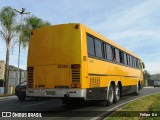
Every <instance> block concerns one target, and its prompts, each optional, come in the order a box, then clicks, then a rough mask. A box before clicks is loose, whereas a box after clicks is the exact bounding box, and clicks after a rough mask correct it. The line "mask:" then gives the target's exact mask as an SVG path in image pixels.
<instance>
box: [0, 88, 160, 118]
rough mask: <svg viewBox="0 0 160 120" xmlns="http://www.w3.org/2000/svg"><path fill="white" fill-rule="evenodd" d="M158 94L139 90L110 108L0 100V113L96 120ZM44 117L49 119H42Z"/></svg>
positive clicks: (10, 99) (53, 102) (29, 100)
mask: <svg viewBox="0 0 160 120" xmlns="http://www.w3.org/2000/svg"><path fill="white" fill-rule="evenodd" d="M158 92H159V93H160V88H144V89H142V90H141V92H140V95H138V96H134V95H132V94H130V95H127V96H123V97H121V100H120V102H119V103H116V104H113V105H111V106H103V105H101V104H100V103H99V104H98V103H97V104H91V103H90V102H87V103H84V104H73V105H71V106H70V107H66V106H65V105H63V104H62V103H61V100H59V99H43V100H38V101H36V100H34V99H29V98H28V99H26V100H25V101H23V102H20V101H18V99H17V97H11V98H6V99H1V98H0V112H4V111H9V112H10V111H12V112H13V111H18V112H19V113H21V112H40V113H42V118H41V119H47V120H50V119H53V117H54V119H56V120H60V119H61V120H66V119H68V120H75V119H79V120H89V119H92V120H96V119H101V117H100V116H107V114H108V113H110V111H114V110H116V109H118V108H120V107H121V106H123V105H124V104H126V103H128V102H130V101H132V100H135V99H138V98H140V97H143V96H146V95H151V94H155V93H158ZM44 112H45V113H44ZM43 113H44V114H43ZM44 115H45V116H46V115H47V116H50V117H43V116H44ZM97 116H98V117H97ZM51 117H52V118H51ZM0 119H2V118H0ZM15 119H17V118H15ZM30 119H32V118H30ZM38 119H40V118H38ZM27 120H29V118H27Z"/></svg>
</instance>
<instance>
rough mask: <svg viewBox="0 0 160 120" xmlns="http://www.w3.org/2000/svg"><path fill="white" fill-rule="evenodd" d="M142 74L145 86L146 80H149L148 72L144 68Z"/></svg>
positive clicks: (146, 84)
mask: <svg viewBox="0 0 160 120" xmlns="http://www.w3.org/2000/svg"><path fill="white" fill-rule="evenodd" d="M143 76H144V81H145V86H148V81H149V80H150V74H149V73H148V71H147V70H144V72H143Z"/></svg>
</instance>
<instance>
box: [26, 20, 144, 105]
mask: <svg viewBox="0 0 160 120" xmlns="http://www.w3.org/2000/svg"><path fill="white" fill-rule="evenodd" d="M27 74H28V76H27V90H26V95H27V96H29V97H54V98H61V99H63V102H64V103H65V104H67V103H69V102H70V101H72V100H85V101H88V100H93V101H103V102H104V103H105V105H110V104H112V103H113V102H118V101H119V100H120V97H121V96H122V95H126V94H129V93H135V94H139V92H140V89H141V88H142V86H143V83H144V82H143V64H142V61H141V59H140V58H139V57H138V56H137V55H135V54H133V53H131V52H130V51H128V50H126V49H125V48H123V47H121V46H120V45H118V44H116V43H114V42H113V41H111V40H109V39H107V38H105V37H103V36H102V35H100V34H98V33H96V32H95V31H93V30H91V29H89V28H88V27H86V26H84V25H82V24H79V23H69V24H61V25H54V26H48V27H44V28H39V29H36V30H33V31H32V32H31V36H30V43H29V51H28V63H27Z"/></svg>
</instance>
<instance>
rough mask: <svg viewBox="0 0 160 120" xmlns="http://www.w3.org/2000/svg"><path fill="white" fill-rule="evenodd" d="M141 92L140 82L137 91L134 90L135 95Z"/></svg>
mask: <svg viewBox="0 0 160 120" xmlns="http://www.w3.org/2000/svg"><path fill="white" fill-rule="evenodd" d="M139 93H140V84H139V83H138V84H137V86H136V92H134V95H139Z"/></svg>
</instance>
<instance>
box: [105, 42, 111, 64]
mask: <svg viewBox="0 0 160 120" xmlns="http://www.w3.org/2000/svg"><path fill="white" fill-rule="evenodd" d="M106 53H107V60H110V61H112V60H113V54H112V47H111V46H110V45H109V44H106Z"/></svg>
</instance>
